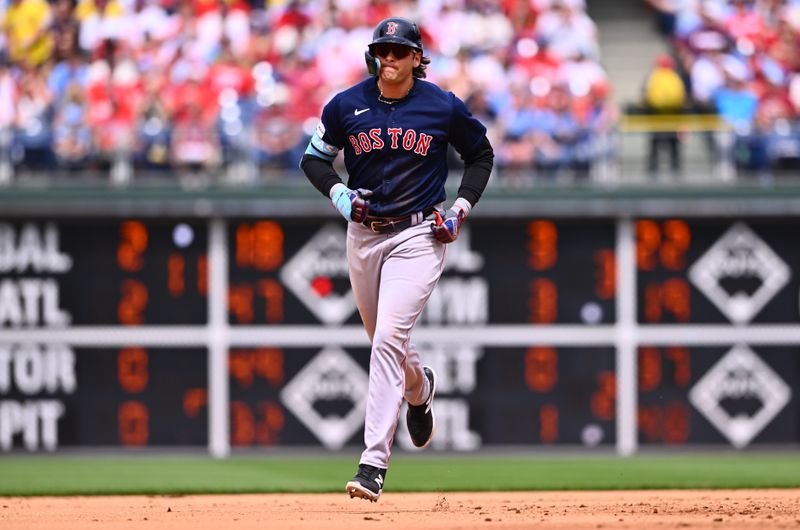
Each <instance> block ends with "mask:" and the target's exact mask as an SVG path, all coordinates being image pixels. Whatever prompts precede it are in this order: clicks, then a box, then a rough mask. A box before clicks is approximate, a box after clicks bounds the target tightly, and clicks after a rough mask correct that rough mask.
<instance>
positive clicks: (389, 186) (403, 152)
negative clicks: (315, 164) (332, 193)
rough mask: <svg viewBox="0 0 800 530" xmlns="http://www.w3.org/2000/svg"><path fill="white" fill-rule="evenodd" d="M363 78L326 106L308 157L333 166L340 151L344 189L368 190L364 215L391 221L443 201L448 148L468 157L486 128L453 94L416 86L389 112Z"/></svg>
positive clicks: (374, 84)
mask: <svg viewBox="0 0 800 530" xmlns="http://www.w3.org/2000/svg"><path fill="white" fill-rule="evenodd" d="M379 95H380V92H379V91H378V85H377V79H376V78H374V77H370V78H367V79H366V80H364V81H362V82H361V83H359V84H357V85H355V86H353V87H352V88H349V89H348V90H345V91H344V92H340V93H339V94H337V95H336V96H334V98H333V99H332V100H331V101H330V102H329V103H328V104H327V105H325V108H324V109H323V111H322V120H321V123H320V125H319V126H318V127H317V131H316V133H315V134H314V136H313V138H312V139H311V143H310V145H309V149H308V150H307V151H306V153H308V154H311V155H313V156H317V157H319V158H322V159H325V160H329V161H333V159H334V158H335V157H336V155H337V153H338V152H339V151H340V150H341V149H344V162H345V167H346V168H347V173H348V180H347V186H348V187H349V188H351V189H357V188H366V189H369V190H372V191H373V192H374V195H373V196H372V197H371V198H370V215H375V216H385V217H395V216H402V215H407V214H410V213H413V212H418V211H421V210H424V209H425V208H427V207H429V206H433V205H434V204H437V203H440V202H442V201H444V200H445V191H444V183H445V180H447V146H448V144H450V145H452V146H453V147H454V148H455V149H456V151H458V152H459V153H460V154H461V155H469V154H470V153H471V152H473V150H475V149H476V148H478V147H479V146H480V145H481V141H482V140H483V137H484V136H485V135H486V128H485V127H484V126H483V125H482V124H481V123H480V122H479V121H478V120H476V119H475V118H473V117H472V115H471V114H470V113H469V111H468V110H467V107H466V105H464V102H463V101H461V100H460V99H458V98H457V97H456V96H455V95H454V94H452V93H451V92H444V91H443V90H442V89H440V88H439V87H437V86H436V85H434V84H433V83H429V82H427V81H424V80H421V79H415V80H414V86H413V87H412V88H411V91H410V92H409V93H408V96H406V97H405V98H403V99H402V100H399V101H397V102H396V103H395V104H393V105H389V104H386V103H383V102H381V101H379V100H378V96H379Z"/></svg>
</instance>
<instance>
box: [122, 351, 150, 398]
mask: <svg viewBox="0 0 800 530" xmlns="http://www.w3.org/2000/svg"><path fill="white" fill-rule="evenodd" d="M147 365H148V355H147V351H146V350H145V349H144V348H125V349H122V350H120V351H119V353H118V354H117V379H118V380H119V385H120V386H121V387H122V389H123V390H125V391H126V392H130V393H132V394H135V393H138V392H141V391H142V390H144V389H145V388H147V383H148V382H149V379H150V375H149V371H148V367H147Z"/></svg>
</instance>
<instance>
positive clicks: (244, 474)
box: [0, 453, 800, 496]
mask: <svg viewBox="0 0 800 530" xmlns="http://www.w3.org/2000/svg"><path fill="white" fill-rule="evenodd" d="M355 460H356V459H355V458H353V457H348V458H344V457H341V456H333V457H330V458H294V457H293V458H288V457H277V456H272V455H271V456H265V457H263V458H254V457H246V458H245V457H233V458H230V459H227V460H214V459H211V458H203V457H175V456H163V457H149V456H135V457H109V456H102V457H96V458H92V457H75V456H25V457H18V456H2V457H0V495H3V496H7V495H75V494H83V495H99V494H189V493H243V492H338V491H342V489H343V487H344V483H345V481H346V480H347V479H348V478H350V477H351V476H352V474H353V472H354V471H355ZM386 484H387V486H386V488H387V491H388V490H391V491H482V490H496V491H500V490H572V489H657V488H667V489H682V488H765V487H776V488H788V487H800V453H798V454H797V455H791V454H781V455H761V454H758V455H754V454H735V455H722V456H716V455H707V454H704V455H683V454H681V455H665V456H657V457H653V456H648V457H634V458H627V459H622V458H615V457H581V458H577V457H563V456H552V457H550V456H542V455H536V456H533V457H529V458H525V457H519V456H516V457H492V458H489V457H485V456H444V457H441V458H436V457H430V456H426V457H414V456H400V457H395V458H394V459H393V461H392V468H391V470H390V472H389V475H388V477H387V482H386Z"/></svg>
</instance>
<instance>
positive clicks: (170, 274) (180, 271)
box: [167, 252, 186, 298]
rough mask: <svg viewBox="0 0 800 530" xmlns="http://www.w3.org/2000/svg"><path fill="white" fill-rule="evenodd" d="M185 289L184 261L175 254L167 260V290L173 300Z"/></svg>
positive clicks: (180, 256)
mask: <svg viewBox="0 0 800 530" xmlns="http://www.w3.org/2000/svg"><path fill="white" fill-rule="evenodd" d="M185 289H186V260H185V259H184V258H183V256H182V255H181V254H179V253H177V252H173V253H172V254H170V255H169V258H167V290H169V294H171V295H172V296H173V297H174V298H177V297H178V296H180V295H182V294H183V291H184V290H185Z"/></svg>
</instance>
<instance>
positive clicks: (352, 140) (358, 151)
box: [348, 134, 361, 155]
mask: <svg viewBox="0 0 800 530" xmlns="http://www.w3.org/2000/svg"><path fill="white" fill-rule="evenodd" d="M348 140H350V143H351V144H353V150H354V151H355V152H356V154H357V155H360V154H361V148H360V147H359V146H358V140H356V137H355V136H353V135H352V134H351V135H350V136H349V137H348Z"/></svg>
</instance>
